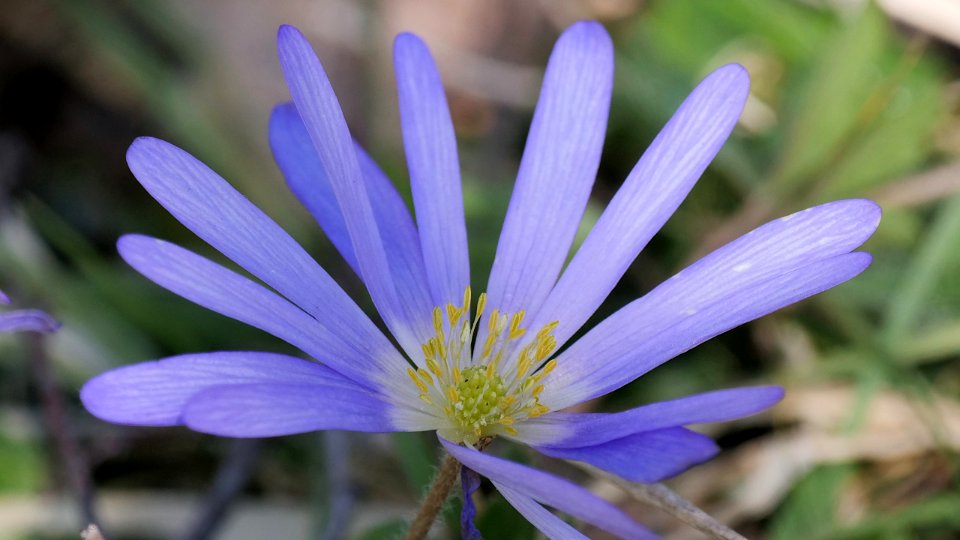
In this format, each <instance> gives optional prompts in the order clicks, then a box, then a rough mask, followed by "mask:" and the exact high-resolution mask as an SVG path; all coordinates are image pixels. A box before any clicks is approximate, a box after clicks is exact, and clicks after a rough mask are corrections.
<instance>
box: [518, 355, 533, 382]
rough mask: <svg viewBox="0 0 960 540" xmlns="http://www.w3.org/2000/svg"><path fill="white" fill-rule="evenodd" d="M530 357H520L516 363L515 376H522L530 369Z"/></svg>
mask: <svg viewBox="0 0 960 540" xmlns="http://www.w3.org/2000/svg"><path fill="white" fill-rule="evenodd" d="M530 365H531V363H530V358H529V357H524V358H521V359H520V362H518V363H517V377H523V376H524V375H526V374H527V371H530Z"/></svg>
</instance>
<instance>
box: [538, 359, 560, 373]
mask: <svg viewBox="0 0 960 540" xmlns="http://www.w3.org/2000/svg"><path fill="white" fill-rule="evenodd" d="M555 369H557V359H556V358H554V359H553V360H551V361H549V362H547V363H546V364H544V365H543V369H541V370H540V374H541V375H543V376H544V377H546V376H547V375H549V374H550V372H551V371H553V370H555Z"/></svg>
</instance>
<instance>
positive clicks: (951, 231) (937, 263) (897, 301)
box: [882, 195, 960, 352]
mask: <svg viewBox="0 0 960 540" xmlns="http://www.w3.org/2000/svg"><path fill="white" fill-rule="evenodd" d="M958 237H960V195H955V196H954V197H953V198H952V199H950V200H949V201H947V202H946V203H945V204H943V205H942V206H941V208H940V209H939V210H938V212H937V215H936V217H935V218H934V221H933V224H932V225H931V226H930V228H929V229H928V231H927V233H926V236H925V237H924V238H921V244H920V247H919V248H918V250H917V252H916V255H915V256H914V257H913V259H912V260H911V262H910V264H909V266H908V267H907V268H906V270H905V272H904V279H903V282H902V283H900V285H899V286H898V287H896V289H895V290H894V291H893V296H892V298H891V299H890V303H889V305H888V308H887V312H886V320H885V321H884V331H883V333H882V335H883V338H882V345H883V346H884V347H885V349H886V350H887V351H889V352H893V351H896V350H897V349H898V347H899V346H900V345H901V344H902V342H903V341H904V340H905V339H907V338H908V337H909V334H910V332H911V331H912V330H913V329H914V326H915V324H916V323H917V321H918V319H919V318H920V317H921V316H922V315H923V314H924V307H925V303H926V302H927V300H928V299H929V298H930V296H931V295H932V294H933V293H934V292H935V291H936V285H937V282H938V280H939V279H940V278H941V276H943V275H944V273H945V272H946V270H947V269H948V268H950V265H949V262H950V256H951V254H952V252H953V249H954V248H955V247H956V239H957V238H958Z"/></svg>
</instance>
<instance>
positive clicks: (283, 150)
mask: <svg viewBox="0 0 960 540" xmlns="http://www.w3.org/2000/svg"><path fill="white" fill-rule="evenodd" d="M270 146H271V148H272V149H273V155H274V158H275V159H276V161H277V164H278V165H279V166H280V169H281V170H282V171H283V174H284V177H285V178H286V180H287V185H288V186H290V190H291V191H292V192H293V193H294V195H296V196H297V198H298V199H300V202H301V203H303V205H304V206H305V207H306V208H307V210H309V211H310V213H311V214H313V217H314V218H315V219H316V220H317V223H318V224H319V225H320V227H321V228H322V229H323V232H324V233H325V234H326V235H327V237H329V238H330V241H331V242H332V243H333V245H334V246H335V247H336V248H337V250H338V251H339V252H340V254H341V255H342V256H343V258H344V259H345V260H346V261H347V263H348V264H349V265H350V267H351V268H353V270H354V272H356V273H357V275H360V267H359V265H358V263H357V258H356V254H355V253H354V252H353V244H352V243H351V241H350V234H349V232H348V231H347V224H346V223H345V222H344V220H343V214H342V213H341V212H340V206H339V204H338V203H337V199H336V197H335V196H334V193H333V188H332V187H331V185H330V180H329V178H327V177H326V175H325V173H324V170H323V163H322V162H321V161H320V156H319V155H318V154H317V150H316V149H315V148H314V147H313V141H312V140H311V139H310V134H309V133H307V128H306V127H305V126H304V125H303V120H301V119H300V115H299V114H298V113H297V109H296V107H295V106H294V105H293V104H292V103H285V104H283V105H278V106H277V107H276V108H274V110H273V115H272V116H271V117H270ZM356 148H357V161H358V163H359V165H360V170H361V172H362V176H363V180H364V183H365V185H366V188H367V194H368V195H369V196H370V205H371V207H372V208H373V214H374V217H375V219H376V220H377V228H378V230H379V231H380V236H381V238H383V244H384V249H385V251H386V254H387V260H388V261H390V266H391V268H393V276H394V278H395V279H396V280H397V287H396V288H397V294H399V295H400V297H401V301H403V302H406V303H410V304H412V305H415V306H423V305H427V304H430V305H432V299H431V298H430V291H429V289H428V287H427V277H426V271H425V270H424V266H423V257H422V255H421V253H420V238H419V236H418V235H417V228H416V226H415V225H414V223H413V217H411V215H410V210H408V209H407V205H406V203H405V202H404V201H403V198H402V197H401V196H400V194H399V193H398V192H397V189H396V188H395V187H394V186H393V183H392V182H390V179H389V178H387V176H386V175H385V174H384V173H383V171H381V170H380V167H378V166H377V164H376V162H374V160H373V159H372V158H371V157H370V156H369V155H367V153H366V152H364V151H363V150H362V149H361V148H360V147H359V146H357V147H356ZM424 317H426V315H424Z"/></svg>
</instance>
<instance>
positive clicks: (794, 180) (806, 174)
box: [771, 6, 887, 193]
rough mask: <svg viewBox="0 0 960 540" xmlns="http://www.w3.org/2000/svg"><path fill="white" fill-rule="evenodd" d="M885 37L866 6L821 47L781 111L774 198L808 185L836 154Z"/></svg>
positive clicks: (864, 98) (873, 78) (867, 89)
mask: <svg viewBox="0 0 960 540" xmlns="http://www.w3.org/2000/svg"><path fill="white" fill-rule="evenodd" d="M886 37H887V22H886V19H885V18H884V16H883V15H882V14H881V13H880V12H879V10H878V9H877V8H875V7H873V6H869V7H867V8H866V9H864V10H863V12H862V13H861V14H860V16H858V17H856V18H855V19H853V20H852V21H850V23H849V24H848V25H847V26H846V27H845V28H844V29H843V30H842V31H841V32H840V33H839V34H838V35H837V36H835V37H834V38H833V39H832V40H829V41H828V42H827V43H826V44H825V45H824V46H823V47H822V49H821V52H820V55H819V56H820V57H819V59H818V61H816V62H815V64H814V65H815V67H814V69H813V72H812V73H811V74H810V76H809V77H808V79H807V81H806V84H805V85H804V86H803V88H802V91H801V94H800V95H799V96H798V98H799V99H798V100H797V101H796V102H795V105H794V106H793V108H792V110H788V111H786V114H787V115H788V118H787V120H786V123H787V126H788V127H787V132H786V135H785V146H784V148H783V154H782V157H781V159H780V161H779V163H778V166H777V169H776V172H775V174H774V178H773V180H772V181H771V182H772V184H773V188H774V189H775V190H776V191H777V192H778V193H790V192H792V191H793V190H795V189H796V188H797V187H798V186H800V185H802V184H803V183H805V182H807V181H809V180H810V179H811V178H812V177H814V176H815V175H817V174H818V173H819V172H820V171H821V170H822V169H823V168H824V167H825V166H827V165H828V164H829V163H830V162H831V160H832V159H833V158H834V156H835V155H836V154H837V152H839V151H841V149H842V147H843V143H844V142H845V139H846V138H847V137H848V136H849V135H850V134H851V133H852V132H853V131H854V130H855V129H856V127H857V121H858V118H859V115H860V112H861V110H862V108H863V106H864V104H865V103H867V102H868V101H869V98H870V95H871V93H872V92H873V91H874V89H875V87H876V84H877V83H878V82H879V80H878V68H879V65H878V64H879V61H880V58H881V55H882V53H883V50H884V45H885V38H886Z"/></svg>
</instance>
